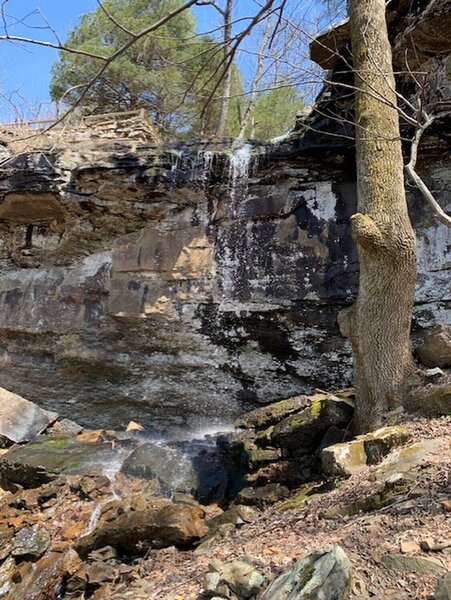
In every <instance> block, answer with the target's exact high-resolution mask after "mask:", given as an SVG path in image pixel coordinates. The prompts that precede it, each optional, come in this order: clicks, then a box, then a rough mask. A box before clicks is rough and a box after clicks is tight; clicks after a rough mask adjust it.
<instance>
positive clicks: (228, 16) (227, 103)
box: [216, 0, 233, 136]
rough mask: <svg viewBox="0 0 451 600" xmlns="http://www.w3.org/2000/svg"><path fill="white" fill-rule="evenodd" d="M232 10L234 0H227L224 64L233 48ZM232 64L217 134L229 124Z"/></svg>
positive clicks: (227, 77)
mask: <svg viewBox="0 0 451 600" xmlns="http://www.w3.org/2000/svg"><path fill="white" fill-rule="evenodd" d="M232 12H233V0H227V2H226V7H225V10H224V40H223V44H224V65H227V63H228V62H229V60H230V58H229V53H230V50H231V43H232ZM232 66H233V65H230V66H229V68H228V69H227V72H226V73H225V75H224V81H223V84H222V99H221V110H220V113H219V120H218V126H217V128H216V135H218V136H222V135H224V131H225V127H226V124H227V116H228V114H229V106H230V90H231V87H232Z"/></svg>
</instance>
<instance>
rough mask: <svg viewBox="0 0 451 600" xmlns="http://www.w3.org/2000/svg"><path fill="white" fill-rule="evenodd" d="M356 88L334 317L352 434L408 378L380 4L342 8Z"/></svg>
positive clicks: (406, 288)
mask: <svg viewBox="0 0 451 600" xmlns="http://www.w3.org/2000/svg"><path fill="white" fill-rule="evenodd" d="M348 8H349V16H350V22H351V40H352V48H353V60H354V70H355V84H356V88H357V91H356V103H355V119H356V151H357V158H356V160H357V182H358V213H357V214H355V215H354V216H353V217H352V226H353V233H354V237H355V240H356V243H357V247H358V252H359V261H360V281H359V293H358V297H357V300H356V303H355V304H354V306H353V307H352V308H351V309H348V310H347V311H343V313H342V314H341V316H340V325H341V329H342V332H343V333H344V334H345V335H347V336H348V337H349V338H350V340H351V343H352V348H353V361H354V383H355V388H356V397H357V406H356V417H355V430H356V431H357V432H364V431H367V430H370V429H373V428H375V427H377V426H378V425H379V423H380V419H381V416H382V414H383V413H384V412H385V411H387V410H389V409H392V408H394V407H395V406H397V405H399V404H401V403H402V401H403V395H404V386H405V383H406V379H407V377H408V374H409V372H410V370H411V369H412V364H413V363H412V358H411V353H410V346H409V338H410V322H411V314H412V307H413V299H414V284H415V274H416V262H415V236H414V233H413V229H412V226H411V223H410V220H409V215H408V212H407V203H406V196H405V190H404V178H403V158H402V152H401V142H400V135H399V121H398V113H397V110H396V94H395V91H394V89H395V81H394V76H393V69H392V63H391V48H390V44H389V40H388V34H387V26H386V22H385V0H348Z"/></svg>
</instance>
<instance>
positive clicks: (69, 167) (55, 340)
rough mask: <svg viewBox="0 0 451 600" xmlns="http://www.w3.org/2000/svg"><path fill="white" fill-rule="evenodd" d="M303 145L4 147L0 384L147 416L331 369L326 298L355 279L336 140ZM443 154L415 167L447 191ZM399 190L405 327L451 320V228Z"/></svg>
mask: <svg viewBox="0 0 451 600" xmlns="http://www.w3.org/2000/svg"><path fill="white" fill-rule="evenodd" d="M315 152H316V151H314V150H310V151H308V150H307V151H306V150H305V149H303V148H302V147H301V145H300V144H299V143H298V142H297V141H296V139H292V140H291V141H287V142H285V143H282V144H281V145H279V146H277V147H271V146H270V147H267V148H263V147H250V146H244V147H241V148H238V149H236V150H234V151H231V150H230V149H228V148H219V149H218V148H211V149H209V148H200V149H199V148H195V147H186V148H184V149H178V150H175V149H167V150H158V149H156V148H152V147H149V146H140V147H138V148H134V149H133V151H131V148H130V146H127V145H126V144H115V145H114V144H111V143H110V144H109V145H106V146H103V147H102V146H100V145H96V146H93V147H86V148H84V150H83V151H79V150H78V149H67V148H66V149H61V150H53V151H49V152H39V153H33V154H32V153H30V154H26V155H21V156H18V157H15V158H12V159H11V160H9V161H8V162H7V163H5V164H4V165H3V167H2V169H1V173H0V196H1V198H2V200H1V201H0V219H1V220H0V228H1V232H2V235H1V238H2V243H1V254H0V256H1V262H0V265H1V267H0V268H1V272H2V277H1V281H0V361H1V371H0V377H1V382H0V383H1V385H2V386H4V387H6V388H9V389H11V390H13V391H15V392H17V393H20V394H22V395H24V396H26V397H28V398H30V399H31V400H34V401H36V402H38V403H39V404H41V405H42V406H45V407H46V408H52V409H57V410H58V412H59V413H60V414H63V415H68V416H69V415H70V416H71V417H73V418H74V417H76V418H77V419H78V420H79V421H80V422H82V423H85V424H89V425H93V424H94V423H99V424H102V425H105V424H110V425H112V426H113V425H114V426H115V427H118V426H119V425H120V424H122V423H125V422H126V421H127V420H129V419H130V418H134V419H138V420H140V421H142V422H144V423H145V424H146V425H147V426H148V427H153V428H154V429H155V431H156V432H157V431H158V432H160V433H161V432H162V431H164V430H165V429H172V430H173V429H174V428H177V427H181V428H185V427H187V426H188V427H191V428H200V427H203V426H215V425H217V424H221V425H223V424H224V423H227V422H228V421H231V420H232V418H233V417H234V416H235V415H236V414H237V413H239V412H241V411H242V410H243V409H244V408H246V407H249V405H252V404H255V403H260V402H270V401H274V400H276V399H279V398H283V397H288V396H291V395H294V394H297V393H300V392H305V391H311V390H312V388H314V387H322V388H330V387H334V386H337V385H338V386H343V385H347V384H348V383H349V382H350V352H349V347H348V344H347V342H346V341H345V340H344V339H343V338H342V337H341V336H340V334H339V332H338V329H337V326H336V314H337V312H338V310H340V309H341V308H342V307H343V306H345V305H347V304H349V303H350V302H351V301H352V299H353V297H354V295H355V292H356V285H357V280H358V264H357V257H356V252H355V248H354V244H353V242H352V239H351V235H350V229H349V217H350V215H351V214H352V213H353V212H354V211H355V185H354V183H353V179H354V177H353V172H352V167H351V165H352V163H353V157H352V153H351V152H350V151H343V152H341V153H339V152H334V154H328V153H327V152H324V151H323V152H322V153H321V154H315ZM445 158H446V157H445ZM445 158H441V157H435V158H433V159H431V160H430V161H429V162H428V163H427V167H426V163H424V165H425V166H424V170H425V172H426V174H427V178H428V181H429V182H430V183H431V184H432V185H433V187H434V189H437V190H438V194H439V196H440V201H441V203H442V205H443V206H444V207H445V208H446V203H448V207H449V204H450V202H451V198H450V195H449V189H450V179H451V173H450V171H449V169H448V167H447V165H446V160H445ZM447 190H448V191H447ZM447 194H448V196H447ZM410 200H411V207H412V217H413V220H414V223H415V226H416V229H417V234H418V243H419V267H420V273H419V277H418V286H417V306H416V311H415V327H416V329H418V328H421V327H428V326H430V325H433V324H435V323H436V322H451V317H450V310H449V309H450V301H451V291H450V289H449V287H450V286H449V268H450V264H451V240H450V237H449V231H447V230H446V228H445V227H443V226H442V225H437V224H436V223H435V222H434V220H433V218H432V215H430V214H429V212H428V209H427V207H425V206H423V203H422V201H421V200H420V199H419V198H416V197H415V196H414V195H411V199H410Z"/></svg>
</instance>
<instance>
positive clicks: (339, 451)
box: [321, 427, 409, 477]
mask: <svg viewBox="0 0 451 600" xmlns="http://www.w3.org/2000/svg"><path fill="white" fill-rule="evenodd" d="M408 439H409V434H408V432H407V431H406V430H405V429H404V428H403V427H382V428H381V429H377V430H376V431H373V432H371V433H367V434H365V435H359V436H358V437H357V438H356V439H355V440H352V441H351V442H346V443H343V444H333V445H332V446H328V447H327V448H324V449H323V451H322V452H321V462H322V469H323V471H324V473H326V475H338V476H342V477H349V476H350V475H352V474H353V473H356V472H357V471H359V470H360V469H362V468H363V467H365V466H366V465H374V464H377V463H378V462H380V461H381V460H382V459H383V458H384V456H387V454H389V452H390V451H391V450H393V448H396V447H397V446H401V445H402V444H404V443H405V442H407V441H408Z"/></svg>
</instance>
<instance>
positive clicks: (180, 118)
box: [50, 0, 222, 136]
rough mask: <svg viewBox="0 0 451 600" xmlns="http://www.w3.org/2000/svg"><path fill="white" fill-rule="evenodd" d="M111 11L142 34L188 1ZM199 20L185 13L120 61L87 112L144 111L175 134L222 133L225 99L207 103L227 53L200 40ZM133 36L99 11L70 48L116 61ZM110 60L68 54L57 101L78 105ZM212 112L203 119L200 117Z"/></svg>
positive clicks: (116, 2) (113, 6)
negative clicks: (218, 127) (218, 128)
mask: <svg viewBox="0 0 451 600" xmlns="http://www.w3.org/2000/svg"><path fill="white" fill-rule="evenodd" d="M103 4H104V6H105V8H106V9H107V11H108V12H109V13H110V14H111V15H113V16H114V18H115V19H116V20H117V21H118V22H119V23H120V24H121V25H122V26H123V27H124V28H126V29H128V30H130V31H133V32H139V31H141V30H142V29H144V28H145V27H146V26H149V25H151V24H153V23H154V22H156V21H157V20H159V19H160V18H161V17H163V16H164V15H166V14H168V12H170V11H172V10H174V9H176V8H177V7H179V6H181V5H182V0H105V1H104V2H103ZM195 31H196V24H195V20H194V17H193V15H192V14H191V13H190V12H189V11H184V12H183V13H181V14H180V15H178V16H177V17H175V18H173V19H171V20H170V21H169V22H168V23H167V24H166V25H165V26H163V27H161V28H159V29H158V30H157V31H155V33H154V34H149V35H147V36H145V37H143V38H142V39H141V40H139V41H138V42H136V43H135V44H134V45H133V46H132V47H131V48H130V49H129V50H128V51H127V52H126V53H125V54H124V55H122V56H121V57H120V58H118V59H116V60H115V61H113V62H112V63H111V64H110V65H109V67H108V68H107V70H106V71H105V73H104V74H103V75H102V76H101V77H99V78H98V79H97V81H96V82H95V84H94V85H93V86H92V88H91V89H90V90H89V91H88V92H87V93H86V95H85V96H84V97H83V99H82V100H81V102H80V108H81V111H82V112H83V113H84V114H96V113H104V112H112V111H126V110H135V109H138V108H144V109H146V110H148V111H149V113H150V115H151V117H152V118H153V119H154V121H155V122H156V123H158V125H159V126H160V127H161V128H162V130H163V132H166V133H167V134H168V136H171V135H174V134H175V133H177V134H179V135H185V136H186V135H196V134H198V133H200V131H201V129H202V124H203V123H204V126H203V133H207V134H208V133H209V132H210V131H213V130H214V125H215V124H214V123H213V116H214V113H215V111H216V112H218V109H217V108H216V105H217V104H219V103H218V102H217V101H214V102H212V103H211V106H208V107H207V108H206V110H205V111H203V109H204V104H205V102H206V99H207V98H208V96H209V94H210V92H211V91H212V89H213V87H214V84H215V82H216V81H217V77H218V75H215V74H214V71H215V69H216V67H217V66H218V64H219V63H220V60H221V57H222V51H221V48H220V46H219V45H218V43H217V42H215V41H214V40H211V39H209V38H207V37H196V36H195ZM129 39H130V38H129V36H128V35H127V33H126V32H124V31H123V30H122V29H121V28H119V27H117V25H115V24H114V23H113V22H112V20H111V19H109V18H108V16H107V15H106V14H105V13H104V11H102V10H101V8H100V7H99V8H97V9H96V10H94V11H93V12H91V13H88V14H86V15H84V16H83V17H82V19H81V21H80V23H79V25H77V26H76V27H75V28H74V29H73V30H72V31H71V32H70V34H69V37H68V40H67V42H66V45H67V46H69V47H73V48H77V49H81V50H84V51H87V52H90V53H94V54H99V55H103V56H111V55H112V54H113V53H114V52H115V51H116V50H117V49H118V48H120V47H121V46H122V45H123V44H124V43H125V42H126V41H127V40H129ZM102 64H103V63H102V61H100V60H98V59H94V58H90V57H86V56H79V55H75V54H68V53H61V55H60V58H59V60H58V61H57V62H56V63H55V64H54V65H53V70H52V72H53V78H52V81H51V88H50V92H51V96H52V99H53V100H55V101H59V102H62V103H64V104H65V105H67V106H73V105H74V104H75V103H76V102H77V101H79V99H80V96H81V94H82V93H83V90H84V87H83V86H84V85H86V84H87V83H88V82H89V81H90V80H91V78H92V77H93V75H94V74H95V73H96V72H97V71H98V70H99V68H100V67H101V66H102ZM202 112H204V113H205V118H204V119H203V121H201V119H200V115H201V114H202Z"/></svg>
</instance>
